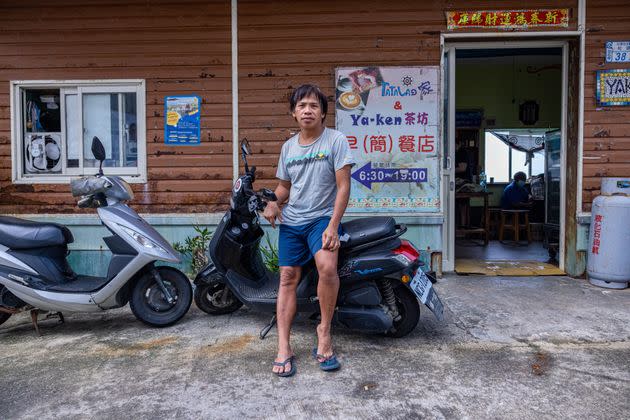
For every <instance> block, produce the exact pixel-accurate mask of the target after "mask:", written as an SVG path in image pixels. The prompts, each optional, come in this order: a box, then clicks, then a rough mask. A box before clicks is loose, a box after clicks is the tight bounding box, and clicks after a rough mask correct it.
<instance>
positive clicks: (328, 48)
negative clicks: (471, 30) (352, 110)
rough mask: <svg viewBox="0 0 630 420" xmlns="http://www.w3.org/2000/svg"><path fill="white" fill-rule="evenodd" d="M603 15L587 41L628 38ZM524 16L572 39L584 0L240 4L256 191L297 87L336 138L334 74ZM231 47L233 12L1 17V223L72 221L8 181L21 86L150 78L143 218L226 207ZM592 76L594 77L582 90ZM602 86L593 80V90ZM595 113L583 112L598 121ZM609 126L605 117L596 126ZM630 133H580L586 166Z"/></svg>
mask: <svg viewBox="0 0 630 420" xmlns="http://www.w3.org/2000/svg"><path fill="white" fill-rule="evenodd" d="M588 3H589V5H590V3H594V0H589V2H588ZM605 3H606V4H608V7H611V8H612V9H613V10H615V11H617V9H619V10H618V12H619V13H615V16H614V17H610V18H606V17H605V16H604V17H598V16H597V15H596V14H595V15H593V17H592V19H591V20H589V21H587V26H588V25H591V26H592V27H593V28H595V27H597V28H598V29H597V32H592V33H589V37H587V41H589V40H590V41H589V42H591V43H593V42H595V41H594V40H595V39H600V38H596V37H601V36H603V35H602V34H603V33H606V34H607V33H608V32H602V31H603V29H601V28H600V26H601V25H604V23H605V24H606V31H610V33H611V34H613V35H615V36H617V37H620V38H619V39H622V38H623V37H624V36H625V34H627V23H628V22H627V21H626V20H624V19H619V18H618V16H621V15H623V13H625V12H623V11H622V10H621V9H623V7H622V5H623V3H624V2H623V1H621V0H617V1H605ZM523 8H527V9H536V8H539V9H544V8H569V9H570V27H569V28H566V29H569V30H574V29H576V28H577V0H556V1H551V0H547V1H544V0H533V1H530V2H527V3H526V5H525V4H524V3H523V2H522V1H515V0H507V1H500V2H499V1H496V0H495V1H475V2H470V1H465V0H449V1H447V0H427V1H424V2H395V1H389V2H385V1H382V0H347V1H344V2H338V1H332V0H322V1H317V2H312V1H311V2H307V1H289V0H282V1H265V0H242V1H239V2H238V11H239V15H238V46H239V66H238V78H239V80H238V82H239V93H238V97H239V137H240V138H247V139H249V141H250V142H251V145H252V148H253V151H254V156H253V157H252V158H251V162H250V163H251V164H253V165H256V166H257V167H258V169H259V174H258V175H259V179H260V182H259V183H258V185H257V187H263V186H267V187H272V186H274V185H275V180H274V176H275V168H276V164H277V159H278V154H279V151H280V147H281V145H282V143H283V142H284V140H286V139H287V138H288V137H289V136H291V135H292V133H293V132H294V131H295V129H296V125H295V122H294V121H293V119H292V118H291V116H290V113H289V109H288V95H289V94H290V92H291V91H292V89H293V88H295V87H296V86H298V85H299V84H302V83H307V82H314V83H317V84H319V85H320V86H321V87H322V88H323V89H324V91H325V92H326V93H327V94H328V95H329V115H328V117H327V119H326V123H327V125H328V126H330V127H334V126H335V119H334V97H333V94H334V72H335V68H336V67H338V66H366V65H383V66H406V65H436V66H437V65H439V63H440V33H441V32H445V31H446V18H445V14H444V12H445V11H446V10H470V9H475V10H496V9H503V10H508V9H523ZM592 8H595V9H596V10H598V11H603V10H605V8H603V7H599V6H597V7H591V9H592ZM589 10H590V9H589ZM622 12H623V13H622ZM587 16H588V14H587ZM624 25H626V26H624ZM25 28H36V30H31V29H29V30H26V29H25ZM492 31H494V30H492ZM476 32H484V31H479V30H476ZM230 37H231V34H230V1H229V0H214V1H205V0H183V1H176V0H148V1H147V0H107V1H104V0H103V1H97V0H93V1H85V0H84V1H72V0H59V1H55V2H50V1H43V0H23V1H20V2H16V3H11V4H9V5H4V4H3V5H0V86H3V87H2V88H1V89H0V188H1V189H2V194H0V213H60V212H75V211H76V206H75V201H74V200H73V199H72V197H70V194H69V193H68V187H67V186H66V185H13V184H12V183H11V162H10V155H11V148H10V121H9V118H10V104H9V91H8V86H9V83H8V82H9V81H10V80H18V79H19V80H28V79H60V80H63V79H110V78H123V79H134V78H138V79H145V80H146V87H147V133H146V137H147V154H148V159H147V166H148V182H147V184H146V185H134V186H133V188H134V190H135V191H136V194H137V199H136V203H135V205H136V207H137V208H138V209H139V210H140V211H143V212H155V213H166V212H182V213H191V212H212V211H218V210H220V209H222V208H224V207H225V205H226V203H227V200H228V194H229V189H230V185H231V171H232V130H231V127H232V123H231V118H232V115H231V94H232V93H231V49H230V42H231V38H230ZM590 37H594V38H590ZM626 38H627V37H626ZM601 39H603V38H601ZM615 39H616V38H615ZM596 42H598V43H602V42H603V41H601V40H600V41H596ZM598 48H599V47H598ZM588 52H589V54H591V55H590V56H589V55H588V54H587V56H588V57H590V58H588V60H590V61H589V62H590V63H591V65H592V66H597V64H595V63H596V62H597V61H598V60H600V61H601V60H602V58H601V56H600V53H599V51H595V50H592V49H589V50H588ZM594 68H595V67H592V68H591V70H587V77H586V79H587V83H588V82H589V77H590V78H591V79H592V78H594V75H592V76H589V74H591V73H593V69H594ZM598 68H599V67H598ZM589 71H590V72H591V73H589ZM593 85H594V81H591V82H590V85H587V89H591V90H592V89H593ZM192 93H196V94H199V95H200V96H202V98H203V105H202V144H201V146H199V147H169V146H165V145H164V144H163V135H164V133H163V106H164V103H163V99H164V96H166V95H175V94H192ZM593 97H594V96H593ZM588 98H589V96H588V94H587V102H588ZM588 106H589V105H588V103H587V113H588V112H591V114H593V108H592V107H591V108H590V111H589V108H588ZM617 112H623V111H618V110H615V111H614V113H617ZM601 114H609V113H608V112H600V113H598V114H597V115H595V114H593V115H592V116H590V117H589V118H594V117H595V116H597V117H599V116H600V115H601ZM587 115H590V114H587ZM611 115H612V114H611ZM615 115H616V114H615ZM597 127H599V128H597ZM611 127H616V128H615V129H614V131H611V132H610V135H609V136H607V137H605V138H603V137H596V136H595V134H592V133H594V132H595V131H597V130H600V129H610V130H613V129H612V128H611ZM589 130H590V131H589ZM628 132H630V126H628V125H625V124H623V121H621V122H617V120H616V119H614V118H612V120H611V121H609V120H606V119H605V118H603V119H602V118H601V117H600V119H598V120H596V122H595V123H592V124H590V125H588V126H587V127H585V155H586V154H587V153H595V154H597V153H600V154H599V155H597V156H599V158H602V157H601V156H604V155H603V153H604V152H607V151H611V150H612V151H615V152H617V151H619V150H624V151H625V150H630V141H629V140H627V139H626V134H628ZM586 136H590V137H589V141H586ZM587 151H588V152H587ZM611 155H612V154H608V155H606V156H607V157H606V158H607V159H609V162H607V163H606V165H608V166H606V167H609V168H610V170H611V171H612V170H613V168H614V166H610V165H615V164H617V162H616V160H618V159H619V158H620V156H622V155H615V156H614V157H613V156H611ZM602 159H604V158H602ZM621 163H623V162H621ZM591 167H592V166H589V167H588V168H589V169H588V171H587V169H586V168H587V165H586V164H585V182H584V188H585V194H584V200H585V203H586V202H587V193H586V188H591V186H592V185H593V183H592V179H591V178H593V179H595V178H596V175H589V176H587V173H588V174H590V173H591V172H589V171H591V169H590V168H591ZM601 167H602V166H601V165H599V166H597V168H601ZM591 191H592V190H590V189H589V190H588V193H590V192H591ZM589 202H590V201H589ZM17 203H19V205H17Z"/></svg>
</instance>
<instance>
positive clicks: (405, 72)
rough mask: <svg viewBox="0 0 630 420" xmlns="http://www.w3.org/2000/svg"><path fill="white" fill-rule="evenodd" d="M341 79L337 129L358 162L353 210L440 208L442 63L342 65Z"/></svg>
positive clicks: (390, 210) (338, 83)
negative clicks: (369, 65) (362, 66)
mask: <svg viewBox="0 0 630 420" xmlns="http://www.w3.org/2000/svg"><path fill="white" fill-rule="evenodd" d="M336 81H337V89H336V103H335V112H336V125H337V129H338V130H339V131H341V132H342V133H344V134H345V135H346V137H347V139H348V144H349V146H350V149H351V150H352V153H353V154H354V156H355V159H356V161H357V165H356V166H355V167H354V168H353V172H352V180H353V186H352V190H351V196H350V202H349V205H348V211H349V212H351V213H352V212H355V213H360V212H362V211H366V210H368V209H369V211H371V212H374V211H377V212H378V211H381V212H401V213H404V212H435V211H439V208H440V200H439V176H438V175H439V174H438V172H439V155H438V138H439V136H438V131H439V112H438V110H439V100H438V86H439V77H438V68H437V67H434V66H429V67H364V68H339V69H337V72H336Z"/></svg>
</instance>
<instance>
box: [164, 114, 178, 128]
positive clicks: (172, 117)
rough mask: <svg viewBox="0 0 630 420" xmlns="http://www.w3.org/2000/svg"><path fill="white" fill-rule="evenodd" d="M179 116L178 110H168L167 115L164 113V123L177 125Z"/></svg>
mask: <svg viewBox="0 0 630 420" xmlns="http://www.w3.org/2000/svg"><path fill="white" fill-rule="evenodd" d="M180 118H181V117H180V116H179V113H178V112H174V111H170V112H169V113H168V114H167V115H166V124H168V125H172V126H174V127H175V126H177V123H178V122H179V119H180Z"/></svg>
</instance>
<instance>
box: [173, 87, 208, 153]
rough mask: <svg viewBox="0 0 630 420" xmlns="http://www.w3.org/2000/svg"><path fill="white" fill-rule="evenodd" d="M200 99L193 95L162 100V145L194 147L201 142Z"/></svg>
mask: <svg viewBox="0 0 630 420" xmlns="http://www.w3.org/2000/svg"><path fill="white" fill-rule="evenodd" d="M200 116H201V98H200V97H199V96H194V95H183V96H167V97H165V98H164V144H168V145H172V146H191V145H192V146H196V145H198V144H199V143H200V142H201V121H200V120H201V118H200Z"/></svg>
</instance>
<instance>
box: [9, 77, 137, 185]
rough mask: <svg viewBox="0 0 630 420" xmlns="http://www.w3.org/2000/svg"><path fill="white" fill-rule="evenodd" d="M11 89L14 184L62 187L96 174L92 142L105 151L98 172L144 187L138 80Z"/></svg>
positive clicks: (33, 84)
mask: <svg viewBox="0 0 630 420" xmlns="http://www.w3.org/2000/svg"><path fill="white" fill-rule="evenodd" d="M11 85H12V91H11V93H12V103H11V106H12V114H11V115H12V121H11V124H12V136H11V143H12V147H13V154H12V156H13V159H12V167H13V181H14V182H16V183H65V182H69V180H70V179H71V178H74V177H77V176H82V175H89V174H94V173H96V169H95V168H97V167H98V162H97V161H96V160H95V159H94V157H93V156H92V152H91V146H92V139H93V138H94V137H98V138H99V139H100V140H101V142H102V143H103V145H104V146H105V156H106V159H105V161H104V162H103V172H105V173H106V174H110V175H122V176H124V177H125V178H126V179H127V180H128V181H130V182H146V140H145V121H146V118H145V87H144V81H143V80H112V81H109V80H105V81H98V82H90V81H51V82H48V81H46V82H39V81H24V82H23V81H19V82H12V83H11Z"/></svg>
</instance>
